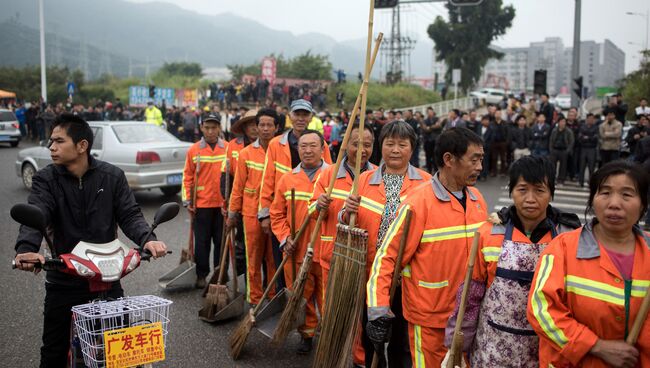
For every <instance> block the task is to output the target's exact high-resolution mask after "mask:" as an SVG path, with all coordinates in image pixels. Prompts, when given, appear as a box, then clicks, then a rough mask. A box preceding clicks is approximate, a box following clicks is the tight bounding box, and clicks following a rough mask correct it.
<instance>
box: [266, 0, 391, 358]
mask: <svg viewBox="0 0 650 368" xmlns="http://www.w3.org/2000/svg"><path fill="white" fill-rule="evenodd" d="M373 4H374V0H371V5H373ZM373 10H374V6H373V7H371V16H372V14H373ZM368 27H369V32H368V33H369V35H370V37H372V18H371V20H370V22H369V25H368ZM382 38H383V35H381V34H380V35H379V37H378V38H377V41H378V42H377V44H376V45H375V51H374V57H373V59H372V62H373V63H374V59H375V58H376V55H377V52H378V51H379V44H380V42H381V39H382ZM371 42H372V38H370V40H369V41H368V44H369V46H370V44H371ZM369 52H370V47H368V54H369ZM366 61H367V63H366V79H365V80H364V82H363V84H362V85H361V89H360V93H359V96H358V97H357V101H356V103H355V105H354V109H353V110H352V115H351V117H350V121H351V122H354V120H355V119H356V114H358V110H359V105H360V104H361V106H362V111H364V113H363V114H361V117H360V128H359V131H360V132H362V131H363V122H364V119H365V116H366V115H365V105H366V93H367V90H368V75H369V70H370V57H368V58H367V60H366ZM353 125H354V124H348V127H347V129H346V131H345V137H344V139H343V143H342V144H341V150H345V149H347V145H348V141H349V139H350V132H351V130H352V126H353ZM362 137H363V135H361V134H360V135H359V145H361V144H362ZM359 152H361V150H360V151H359ZM360 155H361V154H360V153H359V154H358V155H357V157H358V161H357V165H356V168H355V169H356V174H355V177H356V178H358V177H359V171H360V169H361V166H360V161H361V159H360ZM343 156H344V155H338V157H337V159H336V164H335V165H334V171H333V172H338V170H339V168H340V166H341V162H342V161H343ZM356 180H357V179H355V182H356ZM335 181H336V175H332V178H331V180H330V183H329V187H328V188H327V191H326V195H327V197H328V198H329V197H330V196H331V195H332V190H333V189H334V184H335ZM325 213H326V212H325V211H322V210H321V211H320V212H319V213H318V219H317V220H316V225H315V228H314V231H313V232H312V233H311V237H310V239H309V246H308V247H307V252H306V253H305V257H304V259H303V262H302V266H301V267H300V273H299V274H298V276H297V278H295V279H294V282H293V287H292V293H291V296H290V298H289V301H288V302H287V305H286V306H285V308H284V310H283V311H282V316H281V317H280V322H279V323H278V326H277V327H276V329H275V333H274V334H273V339H272V343H273V344H275V345H280V344H281V343H282V342H283V341H284V340H285V339H286V337H287V335H288V334H289V331H291V329H292V328H293V323H294V321H295V319H296V313H297V311H298V308H299V306H300V304H301V303H300V302H301V301H302V294H303V291H304V289H305V283H306V282H307V276H308V274H309V271H310V269H311V264H312V261H313V256H314V243H315V241H316V239H317V237H318V236H319V235H320V226H321V223H322V222H323V218H324V216H325ZM307 221H309V217H307V218H306V219H305V222H307ZM296 239H299V238H296Z"/></svg>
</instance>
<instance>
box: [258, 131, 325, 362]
mask: <svg viewBox="0 0 650 368" xmlns="http://www.w3.org/2000/svg"><path fill="white" fill-rule="evenodd" d="M326 147H327V146H326V145H325V138H323V135H322V134H321V133H320V132H318V131H316V130H305V131H304V132H303V134H302V135H301V136H300V138H299V141H298V152H299V154H300V160H301V162H300V163H299V164H298V165H296V167H295V168H294V169H293V170H292V171H291V172H290V173H287V174H286V175H284V176H283V177H282V178H281V179H280V181H279V182H278V185H277V187H276V191H275V198H273V203H272V204H271V209H270V215H271V226H272V228H273V233H274V234H275V236H276V238H277V239H278V240H279V241H280V249H281V250H282V252H284V253H285V254H286V256H287V257H288V256H292V255H294V256H295V258H293V259H295V265H293V264H292V262H293V261H292V260H289V261H288V262H287V263H286V264H285V266H284V278H285V281H286V284H287V285H293V282H294V280H293V273H292V270H293V269H296V270H299V269H300V267H301V264H302V260H303V259H304V258H305V253H306V252H307V243H308V239H309V236H310V234H311V233H312V232H314V230H315V229H314V224H313V223H312V224H310V225H309V226H308V227H307V231H305V232H304V233H303V235H302V236H301V237H300V238H299V239H292V238H291V226H290V223H291V221H290V219H291V217H292V216H295V221H296V223H297V224H301V223H302V222H303V221H304V220H305V219H306V218H307V217H308V216H309V212H310V208H309V207H311V210H312V211H313V210H314V209H315V208H316V206H315V205H314V206H310V205H309V201H310V199H311V197H312V195H313V191H314V184H315V183H316V181H317V180H318V176H319V175H320V173H321V171H322V170H324V169H326V168H327V167H328V166H329V164H327V163H326V162H324V160H323V159H322V157H323V151H325V150H326V149H327V148H326ZM292 189H293V190H292ZM292 192H293V195H294V198H295V213H292V205H291V196H292ZM313 259H314V262H313V263H312V266H311V269H310V272H309V274H308V276H307V284H306V285H305V289H304V291H303V297H304V298H305V299H306V300H307V306H306V311H305V312H306V315H305V323H304V324H303V325H302V326H299V327H298V332H299V333H300V335H301V337H302V340H301V343H300V347H299V348H298V353H299V354H307V353H309V352H310V351H311V350H312V339H313V337H314V334H315V333H316V327H317V325H318V316H317V315H316V306H315V304H318V308H319V309H320V313H319V314H320V315H321V316H322V315H323V290H322V281H321V267H320V264H319V261H320V244H319V243H318V241H317V242H316V244H315V245H314V258H313Z"/></svg>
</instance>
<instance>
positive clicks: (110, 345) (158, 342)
mask: <svg viewBox="0 0 650 368" xmlns="http://www.w3.org/2000/svg"><path fill="white" fill-rule="evenodd" d="M104 352H105V355H106V368H122V367H135V366H138V365H141V364H147V363H153V362H158V361H161V360H165V344H164V340H163V329H162V323H161V322H155V323H149V324H146V325H140V326H133V327H127V328H120V329H118V330H112V331H106V332H104Z"/></svg>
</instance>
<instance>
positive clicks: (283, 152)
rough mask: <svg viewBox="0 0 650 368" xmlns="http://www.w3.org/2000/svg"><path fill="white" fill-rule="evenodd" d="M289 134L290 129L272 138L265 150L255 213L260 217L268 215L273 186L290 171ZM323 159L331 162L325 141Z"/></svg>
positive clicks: (290, 132) (273, 190)
mask: <svg viewBox="0 0 650 368" xmlns="http://www.w3.org/2000/svg"><path fill="white" fill-rule="evenodd" d="M289 134H292V130H289V131H287V132H286V133H284V134H282V135H279V136H277V137H275V138H273V139H272V140H271V142H270V143H269V148H268V149H267V150H266V160H265V161H264V175H263V176H262V187H261V191H260V204H259V208H258V214H257V216H258V217H259V218H260V219H262V218H265V217H268V216H269V208H270V207H271V203H272V202H273V196H274V195H275V188H276V187H277V185H278V182H279V181H280V178H282V176H283V175H284V174H286V173H288V172H289V171H291V167H292V166H291V149H290V148H289ZM323 161H325V163H327V164H331V163H332V157H331V156H330V150H329V146H328V145H327V143H325V148H323Z"/></svg>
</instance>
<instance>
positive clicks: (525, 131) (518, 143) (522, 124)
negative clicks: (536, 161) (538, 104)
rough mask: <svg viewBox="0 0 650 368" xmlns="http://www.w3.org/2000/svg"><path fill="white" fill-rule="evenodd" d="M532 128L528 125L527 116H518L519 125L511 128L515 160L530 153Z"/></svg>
mask: <svg viewBox="0 0 650 368" xmlns="http://www.w3.org/2000/svg"><path fill="white" fill-rule="evenodd" d="M530 143H531V142H530V128H529V127H528V125H527V121H526V117H525V116H523V115H519V116H518V117H517V127H516V128H515V129H512V130H511V136H510V149H511V150H512V152H513V160H514V161H517V160H519V159H520V158H522V157H524V156H528V155H530Z"/></svg>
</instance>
